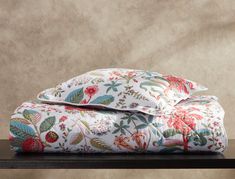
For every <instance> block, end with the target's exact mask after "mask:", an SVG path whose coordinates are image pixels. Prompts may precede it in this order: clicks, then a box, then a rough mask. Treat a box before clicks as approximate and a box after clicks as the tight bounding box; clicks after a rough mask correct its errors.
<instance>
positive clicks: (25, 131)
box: [10, 121, 36, 139]
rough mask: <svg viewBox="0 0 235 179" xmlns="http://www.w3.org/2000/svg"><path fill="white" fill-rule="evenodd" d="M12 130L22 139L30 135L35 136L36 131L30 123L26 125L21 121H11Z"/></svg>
mask: <svg viewBox="0 0 235 179" xmlns="http://www.w3.org/2000/svg"><path fill="white" fill-rule="evenodd" d="M10 132H11V133H12V134H14V135H15V136H17V137H19V138H21V139H27V138H29V137H35V136H36V135H35V131H34V130H33V129H32V128H31V127H30V126H28V125H25V124H23V123H21V122H19V121H11V122H10Z"/></svg>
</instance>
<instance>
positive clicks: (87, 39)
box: [0, 0, 235, 179]
mask: <svg viewBox="0 0 235 179" xmlns="http://www.w3.org/2000/svg"><path fill="white" fill-rule="evenodd" d="M105 67H127V68H139V69H147V70H153V71H158V72H161V73H165V74H167V73H171V74H175V75H180V76H183V77H186V78H188V79H192V80H194V81H197V82H200V83H202V84H204V85H206V86H208V87H209V91H208V92H206V94H213V95H216V96H218V97H219V98H220V102H221V104H222V106H223V107H224V109H225V111H226V117H225V126H226V129H227V132H228V136H229V138H235V130H234V125H235V120H234V108H235V82H234V77H235V70H234V69H235V1H233V0H227V1H220V0H200V1H196V0H195V1H187V0H178V1H171V0H162V1H160V0H129V1H126V0H116V1H109V0H92V1H87V0H76V1H74V0H58V1H54V0H40V1H32V0H24V1H21V0H7V1H5V0H0V84H1V86H0V107H1V108H0V109H1V113H0V122H1V125H0V138H7V136H8V122H9V117H10V114H11V113H12V112H13V110H14V109H15V108H16V107H17V105H19V104H21V103H22V102H23V101H26V100H28V99H32V98H35V96H36V95H37V93H38V92H40V91H41V90H43V89H45V88H48V87H52V86H55V84H57V83H59V82H62V81H65V80H67V79H69V78H71V77H73V76H76V75H78V74H81V73H83V72H86V71H89V70H92V69H95V68H105ZM0 173H1V175H2V174H3V175H2V176H4V178H12V177H13V176H19V177H21V178H24V177H25V176H26V175H29V176H33V178H41V177H39V175H41V176H43V177H44V178H51V177H52V176H57V178H58V179H59V178H79V177H78V176H80V177H81V178H82V177H83V178H89V177H91V178H92V177H93V178H98V177H99V178H110V177H112V178H115V177H116V178H122V177H127V176H129V178H135V179H137V178H149V177H154V176H156V175H157V176H161V177H167V178H178V177H182V178H188V177H189V176H190V177H192V178H200V177H202V176H203V177H205V176H206V177H207V178H213V179H215V178H220V177H223V178H224V177H226V178H233V177H234V175H235V172H234V171H232V170H222V171H217V170H210V171H206V170H193V171H185V170H170V171H167V170H137V171H134V172H133V171H131V170H91V171H88V170H59V171H57V170H47V171H46V172H45V171H42V170H30V171H24V170H13V171H10V172H9V171H4V170H1V171H0ZM192 173H193V174H192ZM1 178H2V177H1ZM13 178H14V177H13Z"/></svg>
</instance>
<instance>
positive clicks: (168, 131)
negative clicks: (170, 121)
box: [163, 129, 180, 138]
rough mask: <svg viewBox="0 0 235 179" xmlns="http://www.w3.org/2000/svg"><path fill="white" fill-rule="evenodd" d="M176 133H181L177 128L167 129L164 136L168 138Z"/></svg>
mask: <svg viewBox="0 0 235 179" xmlns="http://www.w3.org/2000/svg"><path fill="white" fill-rule="evenodd" d="M176 134H180V132H179V131H176V130H175V129H167V130H165V131H163V136H164V137H165V138H168V137H171V136H174V135H176Z"/></svg>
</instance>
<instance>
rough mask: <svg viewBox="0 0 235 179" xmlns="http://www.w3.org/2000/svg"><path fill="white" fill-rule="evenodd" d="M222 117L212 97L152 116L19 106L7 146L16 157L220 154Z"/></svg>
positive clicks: (92, 91) (194, 99) (197, 98)
mask: <svg viewBox="0 0 235 179" xmlns="http://www.w3.org/2000/svg"><path fill="white" fill-rule="evenodd" d="M114 89H115V88H114ZM107 90H108V89H107ZM110 90H111V89H110ZM96 92H97V89H96V88H87V89H85V90H84V93H87V95H88V96H89V95H90V96H92V95H94V94H95V93H96ZM223 117H224V111H223V109H222V107H221V106H220V105H219V103H218V102H217V99H216V98H215V97H213V96H194V97H191V98H188V99H186V100H183V101H181V102H180V103H178V104H177V105H176V106H175V107H174V108H173V110H172V111H171V112H170V113H168V112H162V113H161V114H159V115H157V116H153V115H148V114H144V113H141V112H125V111H116V110H108V109H96V110H94V109H89V108H81V107H75V106H69V105H67V106H65V105H55V104H54V105H52V104H43V103H40V102H25V103H23V104H22V105H21V106H19V107H18V108H17V109H16V111H15V113H14V114H13V115H12V118H11V122H10V141H11V146H12V148H13V149H14V150H15V151H18V152H72V153H96V152H101V153H121V152H131V153H133V152H135V153H136V152H137V153H138V152H142V153H143V152H166V153H174V152H191V151H211V152H223V151H224V149H225V148H226V147H227V136H226V133H225V129H224V125H223Z"/></svg>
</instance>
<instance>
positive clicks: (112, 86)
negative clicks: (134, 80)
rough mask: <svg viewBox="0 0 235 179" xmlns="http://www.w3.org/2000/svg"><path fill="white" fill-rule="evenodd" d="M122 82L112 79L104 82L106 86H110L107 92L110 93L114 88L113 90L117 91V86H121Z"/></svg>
mask: <svg viewBox="0 0 235 179" xmlns="http://www.w3.org/2000/svg"><path fill="white" fill-rule="evenodd" d="M121 84H122V83H117V82H115V81H111V83H106V84H104V86H106V87H108V88H107V90H106V93H108V92H109V91H110V90H112V91H113V92H117V91H118V89H117V87H118V86H120V85H121Z"/></svg>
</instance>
